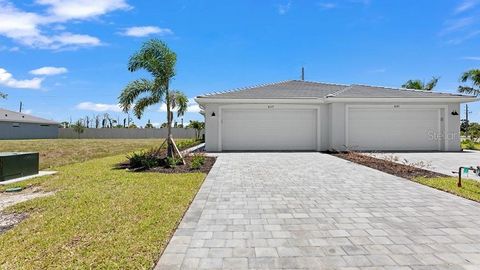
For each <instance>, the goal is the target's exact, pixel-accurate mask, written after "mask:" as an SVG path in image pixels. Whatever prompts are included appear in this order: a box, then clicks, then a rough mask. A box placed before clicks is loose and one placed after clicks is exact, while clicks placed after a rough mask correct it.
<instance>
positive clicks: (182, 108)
mask: <svg viewBox="0 0 480 270" xmlns="http://www.w3.org/2000/svg"><path fill="white" fill-rule="evenodd" d="M173 95H174V96H175V98H174V100H175V107H176V108H177V116H178V117H180V116H182V115H184V114H185V113H186V112H187V109H188V97H187V96H186V95H185V94H184V93H182V92H180V91H174V92H173Z"/></svg>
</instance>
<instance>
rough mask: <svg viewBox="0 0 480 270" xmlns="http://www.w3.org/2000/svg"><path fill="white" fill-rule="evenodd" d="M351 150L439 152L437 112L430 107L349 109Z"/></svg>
mask: <svg viewBox="0 0 480 270" xmlns="http://www.w3.org/2000/svg"><path fill="white" fill-rule="evenodd" d="M347 113H348V115H347V119H348V123H347V136H348V138H347V141H348V147H349V148H350V149H352V150H418V151H425V150H440V140H439V139H438V138H436V137H435V135H439V134H440V132H439V131H440V111H439V109H431V108H425V109H420V108H402V109H400V108H349V109H348V111H347Z"/></svg>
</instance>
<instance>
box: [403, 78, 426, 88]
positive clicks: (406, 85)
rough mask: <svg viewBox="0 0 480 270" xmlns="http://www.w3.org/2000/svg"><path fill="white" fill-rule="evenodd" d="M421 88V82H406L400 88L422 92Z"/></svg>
mask: <svg viewBox="0 0 480 270" xmlns="http://www.w3.org/2000/svg"><path fill="white" fill-rule="evenodd" d="M423 87H424V85H423V82H422V81H420V80H408V81H407V82H406V83H404V84H403V85H402V88H406V89H415V90H422V89H423Z"/></svg>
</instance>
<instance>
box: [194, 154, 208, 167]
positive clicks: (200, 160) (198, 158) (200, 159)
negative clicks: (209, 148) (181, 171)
mask: <svg viewBox="0 0 480 270" xmlns="http://www.w3.org/2000/svg"><path fill="white" fill-rule="evenodd" d="M203 164H205V155H203V154H193V156H192V162H191V164H190V169H192V170H198V169H200V168H201V167H202V166H203Z"/></svg>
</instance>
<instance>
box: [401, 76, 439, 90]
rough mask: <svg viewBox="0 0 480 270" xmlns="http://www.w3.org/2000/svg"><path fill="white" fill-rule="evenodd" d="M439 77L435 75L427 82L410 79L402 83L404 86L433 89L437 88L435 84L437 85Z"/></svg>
mask: <svg viewBox="0 0 480 270" xmlns="http://www.w3.org/2000/svg"><path fill="white" fill-rule="evenodd" d="M439 79H440V78H439V77H433V78H432V80H430V81H429V82H428V83H425V82H423V81H421V80H408V81H407V82H406V83H404V84H403V85H402V88H407V89H415V90H425V91H431V90H432V89H433V88H435V86H437V83H438V80H439Z"/></svg>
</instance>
